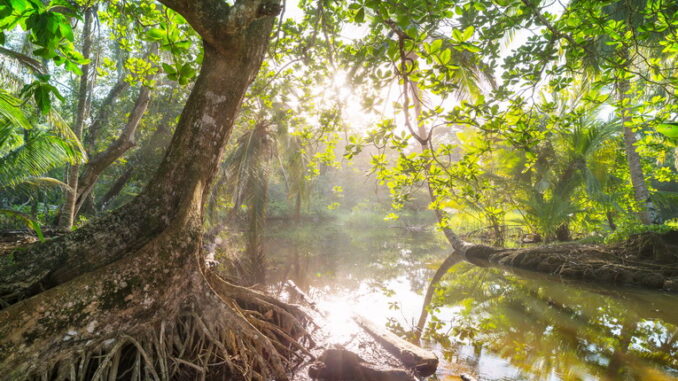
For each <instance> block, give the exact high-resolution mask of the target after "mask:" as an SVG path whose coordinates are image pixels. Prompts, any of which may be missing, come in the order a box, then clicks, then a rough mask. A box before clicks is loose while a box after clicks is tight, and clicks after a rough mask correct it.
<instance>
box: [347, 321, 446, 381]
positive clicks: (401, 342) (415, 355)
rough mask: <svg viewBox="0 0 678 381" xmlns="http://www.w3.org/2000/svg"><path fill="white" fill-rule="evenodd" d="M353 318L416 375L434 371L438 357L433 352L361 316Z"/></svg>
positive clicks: (429, 373) (424, 375)
mask: <svg viewBox="0 0 678 381" xmlns="http://www.w3.org/2000/svg"><path fill="white" fill-rule="evenodd" d="M353 320H355V322H356V323H358V325H359V326H360V327H361V328H363V329H364V330H365V331H367V333H369V334H370V335H372V337H374V338H375V340H377V341H378V342H379V344H381V345H382V346H383V347H384V348H386V350H388V351H389V352H391V353H392V354H393V355H394V356H396V357H397V358H398V359H399V360H400V361H401V362H402V363H403V364H404V365H405V366H406V367H407V368H410V369H412V370H414V371H415V372H416V373H417V375H419V376H421V377H427V376H430V375H432V374H434V373H435V371H436V369H437V368H438V357H437V356H436V355H435V354H434V353H433V352H431V351H427V350H425V349H423V348H420V347H418V346H416V345H414V344H412V343H410V342H408V341H406V340H405V339H403V338H401V337H399V336H397V335H396V334H394V333H391V332H389V331H387V330H385V329H383V328H381V327H379V326H378V325H376V324H374V323H373V322H371V321H370V320H368V319H366V318H364V317H362V316H359V315H356V316H354V317H353Z"/></svg>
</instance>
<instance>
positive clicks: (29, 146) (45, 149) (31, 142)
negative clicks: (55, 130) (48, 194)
mask: <svg viewBox="0 0 678 381" xmlns="http://www.w3.org/2000/svg"><path fill="white" fill-rule="evenodd" d="M82 157H83V155H82V153H81V151H78V150H77V149H75V147H74V146H73V144H72V142H69V141H66V140H64V139H62V138H61V137H59V136H55V135H52V134H50V133H47V132H42V131H40V132H33V133H31V134H28V137H27V138H26V139H25V141H24V144H23V145H21V146H20V147H19V148H17V149H15V150H13V151H11V152H9V153H8V154H6V155H5V156H3V157H0V188H4V187H13V186H16V185H17V184H19V183H21V182H23V181H26V180H28V179H30V178H32V177H37V176H41V175H42V174H44V173H46V172H49V171H50V170H52V169H54V168H57V167H59V166H61V165H64V164H66V163H71V164H74V163H77V162H79V161H80V160H82Z"/></svg>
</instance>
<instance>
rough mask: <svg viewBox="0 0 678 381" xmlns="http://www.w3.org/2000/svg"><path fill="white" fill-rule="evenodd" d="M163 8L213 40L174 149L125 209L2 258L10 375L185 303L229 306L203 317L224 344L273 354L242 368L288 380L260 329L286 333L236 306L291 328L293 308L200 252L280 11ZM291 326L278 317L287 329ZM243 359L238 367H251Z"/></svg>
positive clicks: (209, 2)
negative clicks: (221, 271) (213, 267)
mask: <svg viewBox="0 0 678 381" xmlns="http://www.w3.org/2000/svg"><path fill="white" fill-rule="evenodd" d="M163 3H165V4H166V5H167V6H169V7H171V8H174V9H175V10H177V11H178V12H180V13H181V14H182V16H184V18H185V19H186V20H188V21H189V23H190V24H191V25H192V26H194V27H196V26H198V27H196V30H197V31H198V32H199V33H200V34H201V35H202V36H203V38H204V43H203V46H204V60H203V64H202V68H201V71H200V75H199V76H198V79H197V81H196V83H195V85H194V87H193V89H192V92H191V95H190V96H189V98H188V101H187V104H186V106H185V108H184V111H183V113H182V115H181V117H180V119H179V122H178V125H177V128H176V132H175V134H174V136H173V138H172V142H171V144H170V146H169V149H168V151H167V153H166V155H165V157H164V159H163V162H162V163H161V165H160V168H159V169H158V171H157V173H156V175H155V176H154V177H153V178H152V180H151V181H150V183H149V184H148V185H147V186H146V188H145V189H144V191H143V192H142V193H141V195H140V196H138V197H137V198H136V199H135V200H133V201H132V202H130V203H129V204H128V205H126V206H124V207H122V208H120V209H118V210H116V211H115V212H113V213H111V214H109V215H106V216H104V217H102V218H100V219H98V220H95V221H93V222H92V223H90V224H88V225H86V226H84V227H82V228H80V229H78V230H77V231H75V232H73V233H71V234H67V235H64V236H62V237H59V238H57V239H54V240H50V241H47V242H44V243H39V244H37V245H34V246H32V247H29V248H27V249H24V250H19V251H15V252H14V253H12V255H11V256H9V257H3V258H2V259H3V260H2V261H0V285H1V286H0V297H3V298H5V299H6V300H8V301H9V302H10V303H13V304H12V305H10V306H9V307H7V308H6V309H5V310H3V311H2V313H0V374H1V375H2V376H1V377H0V378H2V379H12V378H14V376H19V375H21V376H25V375H26V374H35V372H38V373H40V372H42V371H43V370H45V369H47V368H49V367H53V366H55V365H54V364H55V363H57V362H59V361H65V359H67V358H69V356H76V355H77V352H78V351H79V350H89V349H91V348H92V347H98V348H103V347H105V345H107V344H106V340H105V339H106V338H111V337H118V338H120V337H122V336H121V335H134V334H138V333H139V332H140V331H141V330H144V329H147V328H148V326H153V325H154V324H156V323H158V322H165V321H167V320H168V319H172V318H173V317H176V316H177V314H178V313H179V310H181V309H183V308H184V307H185V306H186V304H187V303H188V304H190V305H200V304H204V303H220V305H221V307H222V310H225V311H226V312H229V311H230V312H229V313H226V314H216V315H211V316H206V318H207V319H215V320H214V321H215V322H218V323H215V324H220V325H221V326H223V327H227V328H228V329H229V331H228V332H227V334H228V335H227V336H226V338H228V337H232V335H236V334H237V335H245V334H246V333H248V332H249V333H251V334H249V335H248V336H247V340H248V342H250V343H251V346H252V350H254V351H256V352H258V353H260V354H262V356H263V355H265V356H267V357H266V359H267V360H266V361H264V360H262V359H263V357H261V356H260V357H258V358H256V359H255V360H256V362H255V363H254V365H252V364H250V365H248V366H249V367H250V368H243V369H262V371H261V372H262V377H263V378H273V377H275V378H281V379H282V378H284V374H281V372H280V370H281V369H282V367H281V363H280V357H279V356H276V354H277V353H280V351H281V349H280V348H284V346H274V345H273V343H271V341H270V340H269V339H267V336H266V335H263V334H261V332H269V335H274V334H273V333H271V332H278V331H279V332H278V333H276V335H277V336H276V337H278V338H280V337H283V338H284V337H287V336H285V335H286V334H285V333H284V332H283V331H280V330H279V329H278V331H276V330H275V329H273V328H266V327H268V326H269V325H271V324H273V323H266V322H265V321H264V320H265V319H264V320H262V319H263V318H265V317H264V316H263V312H265V310H261V312H257V311H256V308H255V309H254V311H250V312H243V311H241V310H238V311H234V309H238V307H237V306H235V305H233V304H232V302H230V301H231V300H232V301H240V302H242V303H245V304H247V305H248V306H249V307H252V306H256V303H259V304H260V305H265V306H267V307H266V308H269V309H273V310H274V311H277V312H276V314H279V315H278V317H279V318H284V319H283V320H285V319H287V318H285V317H286V316H288V315H290V311H291V310H290V309H289V307H284V308H283V307H282V306H280V303H279V302H277V301H275V300H273V299H272V298H268V297H265V296H264V295H258V294H255V293H253V292H252V291H250V290H247V289H242V288H238V287H236V286H233V285H230V284H228V283H226V282H224V281H220V280H219V279H218V278H217V277H216V276H215V275H213V274H210V273H209V272H206V271H205V270H204V269H203V268H202V263H203V259H202V257H201V256H200V255H199V254H200V247H201V239H202V215H203V201H204V200H205V199H206V197H207V195H208V194H209V187H210V184H211V182H212V179H213V177H214V175H215V173H216V172H217V168H218V164H219V161H220V159H221V156H222V153H223V150H224V146H225V144H226V142H227V140H228V137H229V135H230V132H231V130H232V127H233V122H234V120H235V116H236V114H237V112H238V109H239V107H240V104H241V101H242V98H243V96H244V94H245V92H246V90H247V87H248V86H249V84H250V83H251V81H252V80H253V78H254V76H255V75H256V73H257V71H258V69H259V67H260V65H261V62H262V59H263V57H264V54H265V52H266V47H267V45H268V41H269V38H270V33H271V29H272V26H273V22H274V17H270V16H274V15H277V13H278V12H279V11H280V6H279V4H278V3H277V2H274V3H268V2H261V1H245V2H237V3H236V6H233V7H229V6H227V5H226V3H224V2H221V1H219V0H202V1H199V2H192V3H191V5H190V6H189V5H188V3H187V2H185V1H170V0H166V1H163ZM206 28H207V30H206ZM205 277H206V278H205ZM30 296H32V297H30ZM28 297H30V298H28ZM249 307H248V310H249ZM201 313H204V311H201ZM256 314H258V315H256ZM251 316H260V317H262V319H255V320H252V319H251ZM290 316H291V315H290ZM246 317H247V321H244V320H243V318H246ZM207 319H206V320H207ZM283 320H280V319H278V318H276V319H275V321H277V322H278V323H281V324H283V325H282V327H287V326H289V324H288V323H284V322H283ZM248 322H249V323H248ZM254 322H258V324H261V326H253V324H254ZM266 324H268V325H266ZM208 328H209V327H208ZM276 329H277V328H276ZM207 331H209V330H207ZM160 332H161V333H162V332H163V329H160ZM229 335H230V336H229ZM235 337H236V338H235V339H232V340H234V341H235V342H231V341H228V346H229V348H237V347H242V345H237V343H240V344H242V340H243V338H242V337H240V338H238V336H235ZM288 338H289V337H288ZM288 341H289V340H288ZM130 342H131V341H130ZM214 342H215V343H217V342H221V341H220V340H214ZM215 345H218V344H215ZM222 345H225V344H222ZM229 348H225V349H228V350H230V349H229ZM224 352H226V350H224ZM139 353H141V350H139ZM243 353H248V352H243ZM245 357H246V358H245V359H244V360H243V359H242V358H241V360H238V361H243V362H247V361H248V360H247V357H248V356H245ZM250 360H251V357H250ZM255 360H252V361H255ZM226 361H230V360H229V357H228V356H227V357H226ZM266 369H274V371H275V372H274V374H272V373H270V372H266Z"/></svg>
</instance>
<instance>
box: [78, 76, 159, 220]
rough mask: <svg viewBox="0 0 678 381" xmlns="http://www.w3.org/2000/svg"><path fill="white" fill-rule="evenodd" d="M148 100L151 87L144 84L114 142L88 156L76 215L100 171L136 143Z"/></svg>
mask: <svg viewBox="0 0 678 381" xmlns="http://www.w3.org/2000/svg"><path fill="white" fill-rule="evenodd" d="M150 101H151V89H150V88H148V87H146V86H144V87H142V88H141V90H140V91H139V96H138V97H137V100H136V102H135V103H134V108H133V109H132V112H131V113H130V115H129V118H128V120H127V123H126V124H125V127H124V128H123V130H122V132H121V133H120V136H118V138H117V139H116V140H115V142H113V143H112V144H111V145H110V146H108V148H106V150H105V151H103V152H100V153H98V154H97V155H95V156H93V157H92V158H90V160H89V162H87V165H86V166H85V168H84V169H83V171H82V174H81V175H80V178H79V179H78V192H77V198H76V205H75V212H74V213H75V215H76V216H77V215H78V212H79V211H80V208H81V207H82V205H83V204H84V202H85V200H86V199H87V196H89V195H90V193H91V192H92V190H93V189H94V185H95V184H96V182H97V180H98V179H99V176H100V175H101V173H102V172H103V171H104V170H105V169H106V168H108V167H109V166H110V165H111V164H113V162H115V161H116V160H117V159H118V158H120V157H121V156H122V155H124V154H125V152H127V151H128V150H129V149H130V148H132V147H134V145H135V144H136V137H135V135H136V131H137V129H138V127H139V124H140V123H141V118H142V117H143V115H144V113H145V112H146V109H147V108H148V104H149V102H150Z"/></svg>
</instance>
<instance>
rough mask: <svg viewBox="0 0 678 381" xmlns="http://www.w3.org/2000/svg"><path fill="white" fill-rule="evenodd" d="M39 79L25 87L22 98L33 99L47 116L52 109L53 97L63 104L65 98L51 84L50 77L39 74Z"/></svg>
mask: <svg viewBox="0 0 678 381" xmlns="http://www.w3.org/2000/svg"><path fill="white" fill-rule="evenodd" d="M36 77H37V79H36V80H35V81H33V82H32V83H30V84H27V85H26V86H24V88H23V89H22V90H21V96H22V97H23V98H26V99H27V98H30V97H33V99H34V100H35V104H36V105H37V106H38V109H39V110H40V112H41V113H43V114H47V113H48V112H49V110H50V109H51V108H52V96H54V97H56V98H58V99H59V100H61V101H62V102H63V101H64V97H63V96H62V95H61V93H59V90H58V89H57V88H56V87H54V86H53V85H52V84H50V82H49V80H50V76H49V75H44V74H39V75H36Z"/></svg>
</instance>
